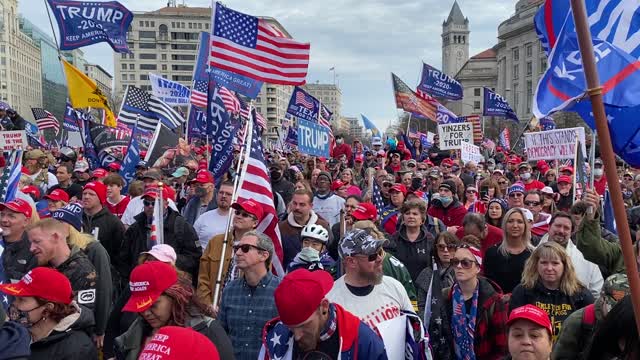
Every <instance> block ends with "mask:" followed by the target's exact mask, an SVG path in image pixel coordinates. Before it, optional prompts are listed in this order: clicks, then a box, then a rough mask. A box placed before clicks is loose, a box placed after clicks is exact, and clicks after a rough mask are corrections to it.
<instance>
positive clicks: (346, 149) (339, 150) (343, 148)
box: [332, 143, 353, 162]
mask: <svg viewBox="0 0 640 360" xmlns="http://www.w3.org/2000/svg"><path fill="white" fill-rule="evenodd" d="M341 155H347V161H349V162H351V161H353V152H352V151H351V146H349V145H347V144H345V143H342V144H340V145H336V146H335V147H334V148H333V155H332V157H333V158H334V159H337V158H339V157H340V156H341Z"/></svg>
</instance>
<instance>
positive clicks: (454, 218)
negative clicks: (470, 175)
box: [427, 201, 467, 226]
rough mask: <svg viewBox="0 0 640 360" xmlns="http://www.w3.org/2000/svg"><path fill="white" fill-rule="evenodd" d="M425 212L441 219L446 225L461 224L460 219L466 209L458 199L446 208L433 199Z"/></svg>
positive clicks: (462, 217)
mask: <svg viewBox="0 0 640 360" xmlns="http://www.w3.org/2000/svg"><path fill="white" fill-rule="evenodd" d="M427 213H428V214H429V215H431V216H433V217H434V218H438V219H440V220H442V222H443V223H444V224H445V225H447V226H462V219H464V216H465V215H466V214H467V209H465V207H464V205H462V203H461V202H460V201H454V202H453V203H452V204H451V205H449V206H448V207H446V208H445V207H442V205H441V204H440V203H439V202H435V201H434V203H433V205H432V206H430V207H429V211H427Z"/></svg>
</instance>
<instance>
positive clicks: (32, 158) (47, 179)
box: [24, 149, 58, 192]
mask: <svg viewBox="0 0 640 360" xmlns="http://www.w3.org/2000/svg"><path fill="white" fill-rule="evenodd" d="M24 167H25V168H26V169H27V171H28V174H27V176H29V177H30V178H31V180H33V184H34V185H35V186H37V187H39V188H40V189H41V190H42V192H46V191H47V190H49V188H50V187H52V186H54V185H57V184H58V179H57V178H56V176H55V175H53V174H52V173H50V172H49V171H48V168H49V159H48V158H47V154H45V153H44V151H42V150H40V149H34V150H31V151H29V152H28V153H26V155H25V157H24Z"/></svg>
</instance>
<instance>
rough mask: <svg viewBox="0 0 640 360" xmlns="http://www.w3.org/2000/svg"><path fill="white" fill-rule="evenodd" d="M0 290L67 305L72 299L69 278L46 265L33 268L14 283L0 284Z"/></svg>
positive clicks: (12, 294)
mask: <svg viewBox="0 0 640 360" xmlns="http://www.w3.org/2000/svg"><path fill="white" fill-rule="evenodd" d="M0 292H3V293H5V294H8V295H11V296H16V297H19V296H34V297H39V298H41V299H45V300H47V301H51V302H55V303H61V304H67V305H68V304H70V303H71V300H72V299H73V295H72V292H71V283H70V282H69V279H67V277H66V276H64V274H63V273H61V272H59V271H58V270H55V269H52V268H48V267H37V268H34V269H33V270H31V271H29V272H28V273H26V274H25V275H24V276H23V277H22V279H20V281H19V282H17V283H15V284H3V285H0Z"/></svg>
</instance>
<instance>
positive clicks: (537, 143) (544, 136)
mask: <svg viewBox="0 0 640 360" xmlns="http://www.w3.org/2000/svg"><path fill="white" fill-rule="evenodd" d="M576 141H580V144H581V148H582V155H583V156H584V157H586V156H587V147H586V146H585V144H584V128H569V129H557V130H549V131H539V132H533V133H524V146H525V149H526V151H527V158H528V159H529V160H530V161H531V160H554V159H558V160H564V159H575V157H576V153H575V148H576Z"/></svg>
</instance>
